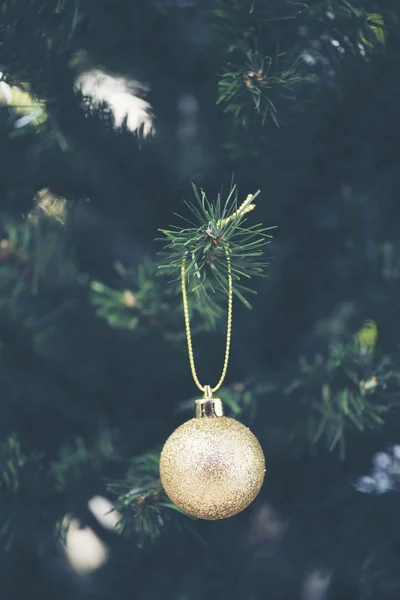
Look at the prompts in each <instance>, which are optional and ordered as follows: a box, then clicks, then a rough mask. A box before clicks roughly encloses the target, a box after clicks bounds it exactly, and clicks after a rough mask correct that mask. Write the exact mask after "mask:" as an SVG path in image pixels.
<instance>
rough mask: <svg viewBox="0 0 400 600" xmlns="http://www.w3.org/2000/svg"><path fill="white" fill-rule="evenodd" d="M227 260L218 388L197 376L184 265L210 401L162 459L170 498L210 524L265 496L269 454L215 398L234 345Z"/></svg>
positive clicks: (174, 437) (200, 403)
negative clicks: (199, 369) (198, 361)
mask: <svg viewBox="0 0 400 600" xmlns="http://www.w3.org/2000/svg"><path fill="white" fill-rule="evenodd" d="M250 199H251V197H250V198H248V200H250ZM252 208H253V206H251V208H249V209H248V210H251V209H252ZM239 210H242V207H240V209H239ZM247 212H248V211H247ZM225 254H226V262H227V271H228V325H227V332H226V349H225V360H224V366H223V369H222V375H221V377H220V379H219V381H218V383H217V385H216V386H215V387H214V388H211V387H210V386H209V385H206V386H203V385H201V383H200V381H199V378H198V376H197V372H196V367H195V364H194V355H193V346H192V336H191V331H190V318H189V307H188V300H187V292H186V272H185V268H186V259H187V256H188V253H186V254H185V255H184V257H183V260H182V268H181V280H182V298H183V312H184V316H185V326H186V338H187V344H188V352H189V361H190V367H191V371H192V375H193V379H194V382H195V383H196V385H197V387H198V388H199V389H200V390H201V391H202V392H204V398H202V399H200V400H196V401H195V414H196V416H195V418H194V419H190V421H187V422H186V423H184V424H183V425H181V426H180V427H178V429H176V430H175V431H174V432H173V433H172V435H171V436H170V437H169V438H168V440H167V441H166V442H165V445H164V447H163V449H162V452H161V457H160V478H161V483H162V485H163V487H164V490H165V492H166V494H167V495H168V497H169V498H170V499H171V500H172V502H174V503H175V504H176V505H177V506H178V507H179V508H180V509H181V510H183V511H184V512H186V513H187V514H189V515H192V516H194V517H197V518H199V519H207V520H215V519H224V518H226V517H232V516H233V515H236V514H237V513H239V512H240V511H242V510H243V509H244V508H246V507H247V506H248V505H249V504H250V503H251V502H252V501H253V500H254V498H255V497H256V496H257V494H258V492H259V491H260V489H261V486H262V484H263V481H264V475H265V459H264V454H263V451H262V448H261V446H260V444H259V442H258V440H257V438H256V437H255V436H254V434H253V433H252V432H251V431H250V429H249V428H248V427H245V426H244V425H242V424H241V423H239V421H236V420H235V419H231V418H229V417H224V416H223V407H222V402H221V400H220V398H213V397H212V394H213V392H216V391H217V390H218V389H219V388H220V387H221V385H222V383H223V381H224V379H225V375H226V372H227V369H228V361H229V350H230V343H231V331H232V304H233V285H232V269H231V261H230V256H229V249H228V248H226V249H225Z"/></svg>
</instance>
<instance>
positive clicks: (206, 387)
mask: <svg viewBox="0 0 400 600" xmlns="http://www.w3.org/2000/svg"><path fill="white" fill-rule="evenodd" d="M225 254H226V263H227V267H228V322H227V328H226V346H225V359H224V366H223V368H222V374H221V377H220V379H219V381H218V383H217V385H216V386H215V387H213V388H210V386H209V385H201V383H200V381H199V378H198V376H197V372H196V366H195V363H194V354H193V344H192V334H191V331H190V316H189V306H188V298H187V290H186V260H187V257H188V255H189V252H186V253H185V255H184V257H183V260H182V268H181V279H182V299H183V313H184V315H185V327H186V339H187V346H188V353H189V362H190V368H191V371H192V377H193V379H194V382H195V384H196V385H197V387H198V388H199V390H200V391H202V392H204V395H205V396H206V395H208V394H209V393H210V392H216V391H217V390H219V388H220V387H221V385H222V384H223V382H224V379H225V376H226V372H227V370H228V362H229V351H230V346H231V337H232V304H233V292H232V288H233V285H232V268H231V259H230V256H229V250H228V248H225Z"/></svg>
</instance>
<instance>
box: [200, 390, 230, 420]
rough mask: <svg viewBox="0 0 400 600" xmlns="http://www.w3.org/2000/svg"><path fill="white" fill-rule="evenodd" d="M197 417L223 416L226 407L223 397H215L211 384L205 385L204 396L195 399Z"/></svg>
mask: <svg viewBox="0 0 400 600" xmlns="http://www.w3.org/2000/svg"><path fill="white" fill-rule="evenodd" d="M194 404H195V416H196V419H201V418H202V417H223V416H224V407H223V405H222V400H221V398H213V397H212V391H211V388H210V386H209V385H206V386H205V387H204V398H199V399H198V400H195V401H194Z"/></svg>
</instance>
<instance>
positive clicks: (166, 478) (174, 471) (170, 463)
mask: <svg viewBox="0 0 400 600" xmlns="http://www.w3.org/2000/svg"><path fill="white" fill-rule="evenodd" d="M206 402H207V403H208V404H209V405H210V406H212V408H211V410H208V409H209V408H210V406H209V407H208V409H207V410H206V411H204V410H203V409H204V407H205V406H206ZM218 402H219V403H220V400H219V399H218V398H213V399H206V400H204V401H203V400H202V401H199V400H197V401H196V404H197V407H196V408H197V410H198V409H199V406H200V405H201V408H200V411H199V410H198V414H201V416H197V417H196V418H194V419H191V420H190V421H187V422H186V423H184V424H183V425H181V426H180V427H178V429H176V430H175V431H174V432H173V433H172V435H171V436H170V437H169V438H168V440H167V441H166V443H165V445H164V448H163V450H162V452H161V458H160V476H161V482H162V484H163V486H164V489H165V492H166V493H167V495H168V496H169V498H170V499H171V500H172V501H173V502H174V503H175V504H176V505H177V506H178V507H179V508H180V509H181V510H183V511H184V512H185V513H187V514H189V515H192V516H194V517H198V518H200V519H208V520H214V519H224V518H226V517H231V516H233V515H235V514H237V513H238V512H240V511H241V510H243V509H244V508H246V507H247V506H248V505H249V504H250V503H251V502H252V501H253V500H254V498H255V497H256V496H257V494H258V492H259V491H260V488H261V486H262V483H263V481H264V474H265V460H264V454H263V451H262V448H261V446H260V444H259V442H258V440H257V438H256V437H255V436H254V434H253V433H252V432H251V431H250V429H248V427H245V426H244V425H242V423H239V421H236V420H235V419H231V418H229V417H224V416H217V415H216V412H215V406H217V408H218V410H217V414H221V415H222V408H221V409H220V408H219V406H221V407H222V404H221V405H220V404H218ZM198 403H200V404H198ZM210 403H211V404H210ZM207 411H208V412H209V414H210V415H211V416H207Z"/></svg>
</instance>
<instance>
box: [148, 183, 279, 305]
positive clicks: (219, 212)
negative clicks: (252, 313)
mask: <svg viewBox="0 0 400 600" xmlns="http://www.w3.org/2000/svg"><path fill="white" fill-rule="evenodd" d="M193 190H194V194H195V198H196V204H193V203H189V202H186V205H187V206H188V208H189V210H190V211H191V213H192V215H193V216H192V220H188V219H185V223H188V224H189V225H190V226H187V227H184V228H180V227H177V226H172V227H171V228H170V229H168V230H165V229H164V230H161V231H162V233H163V234H164V236H165V238H164V243H165V245H164V252H163V253H162V256H163V259H164V260H163V262H162V264H161V265H160V270H161V272H162V273H167V274H168V275H172V276H173V277H174V278H175V280H179V277H180V272H181V266H182V261H183V260H184V258H185V257H187V265H186V276H187V279H188V281H189V286H190V287H191V289H192V291H193V292H196V293H197V294H198V295H203V296H210V295H212V294H214V293H215V292H218V291H219V292H223V293H226V290H227V287H228V265H227V262H226V258H225V256H226V250H228V252H229V256H230V261H231V269H232V276H233V291H234V293H235V294H236V296H237V297H238V298H239V299H240V300H241V301H242V302H243V303H244V304H245V305H246V306H247V307H250V304H249V302H248V301H247V300H246V298H245V296H244V294H245V293H248V292H252V291H253V290H251V289H250V288H249V287H247V286H244V285H243V284H242V283H241V282H242V280H243V279H247V280H249V279H251V278H252V277H256V276H263V275H264V272H265V268H266V266H267V263H266V262H265V261H264V260H263V258H262V257H263V251H264V246H265V245H266V244H267V243H268V242H269V240H270V238H271V237H272V236H271V235H270V234H268V233H267V232H268V231H270V230H271V229H272V227H268V228H267V227H263V226H262V225H260V224H257V225H248V224H247V218H246V217H247V214H248V213H249V212H251V211H252V210H253V209H254V208H255V204H254V200H255V199H256V197H257V196H258V195H259V193H260V192H259V191H258V192H256V193H255V194H249V195H248V196H247V198H246V200H245V201H244V202H243V203H241V204H240V205H239V203H238V193H237V188H236V186H232V187H231V190H230V192H229V194H228V196H227V198H226V199H225V200H224V201H223V200H222V198H221V195H220V194H218V196H217V200H216V201H215V202H214V203H213V202H210V201H209V200H208V199H207V196H206V194H205V192H204V191H203V190H202V189H198V188H197V187H196V186H195V185H193Z"/></svg>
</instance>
